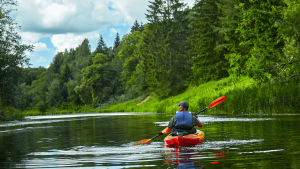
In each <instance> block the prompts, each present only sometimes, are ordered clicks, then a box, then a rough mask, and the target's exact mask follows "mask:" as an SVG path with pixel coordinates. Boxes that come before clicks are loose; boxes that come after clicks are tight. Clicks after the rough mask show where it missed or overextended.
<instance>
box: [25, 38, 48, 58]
mask: <svg viewBox="0 0 300 169" xmlns="http://www.w3.org/2000/svg"><path fill="white" fill-rule="evenodd" d="M22 43H23V44H26V45H33V46H34V49H33V52H29V51H25V55H26V56H27V57H33V56H34V53H35V52H37V51H45V50H48V48H47V45H46V43H42V42H38V43H32V42H26V41H23V42H22Z"/></svg>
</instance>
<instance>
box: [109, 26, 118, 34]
mask: <svg viewBox="0 0 300 169" xmlns="http://www.w3.org/2000/svg"><path fill="white" fill-rule="evenodd" d="M109 31H110V35H111V36H112V35H115V34H117V32H118V31H117V30H116V29H115V28H110V29H109Z"/></svg>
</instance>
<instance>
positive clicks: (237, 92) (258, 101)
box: [97, 77, 300, 114]
mask: <svg viewBox="0 0 300 169" xmlns="http://www.w3.org/2000/svg"><path fill="white" fill-rule="evenodd" d="M220 96H226V100H225V102H224V103H222V104H220V105H218V106H216V107H215V108H212V109H210V110H208V111H206V113H209V114H211V113H218V114H222V113H226V114H228V113H231V114H242V113H247V114H253V113H263V114H273V113H274V114H281V113H299V110H300V104H299V103H300V102H299V101H300V86H299V84H298V83H283V84H273V85H270V84H257V83H255V81H254V80H253V79H251V78H249V77H239V78H234V77H228V78H224V79H222V80H219V81H211V82H208V83H205V84H201V85H199V86H190V87H189V88H188V89H187V90H186V91H185V92H184V93H182V94H179V95H177V96H173V97H169V98H167V99H163V100H158V99H157V98H155V97H154V98H153V97H151V98H150V99H149V100H148V101H147V102H145V103H143V104H141V105H137V104H138V103H139V102H137V101H134V100H131V101H128V102H124V103H120V104H116V105H112V106H110V107H108V108H106V109H100V110H97V112H157V113H174V112H175V111H177V110H178V107H177V106H176V105H175V104H176V103H179V102H180V101H182V100H185V101H187V102H188V103H189V104H190V109H189V111H191V112H197V111H199V110H201V109H203V108H204V107H206V106H208V105H209V104H210V103H211V102H212V101H213V100H215V99H216V98H218V97H220Z"/></svg>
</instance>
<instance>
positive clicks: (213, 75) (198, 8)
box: [189, 0, 228, 84]
mask: <svg viewBox="0 0 300 169" xmlns="http://www.w3.org/2000/svg"><path fill="white" fill-rule="evenodd" d="M217 3H219V0H201V1H200V0H197V1H196V3H195V6H194V7H193V9H192V14H191V19H190V20H191V21H190V25H189V26H190V34H191V35H190V37H189V42H190V45H191V48H190V50H189V56H190V57H191V60H190V62H191V64H192V65H193V67H192V69H193V75H192V82H193V83H194V84H199V83H201V82H206V81H209V80H216V79H219V78H223V77H227V76H228V72H227V70H226V69H227V68H228V61H227V60H226V59H225V56H224V55H225V54H226V53H227V50H226V48H224V46H223V44H224V43H225V42H224V39H223V38H222V36H221V35H220V33H219V31H220V30H219V29H218V28H219V27H221V24H222V23H221V21H220V19H219V17H221V16H222V15H221V13H220V11H219V8H218V7H217Z"/></svg>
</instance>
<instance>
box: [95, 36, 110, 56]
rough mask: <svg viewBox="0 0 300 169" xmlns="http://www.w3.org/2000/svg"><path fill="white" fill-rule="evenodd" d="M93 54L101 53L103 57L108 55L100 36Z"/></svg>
mask: <svg viewBox="0 0 300 169" xmlns="http://www.w3.org/2000/svg"><path fill="white" fill-rule="evenodd" d="M94 53H103V54H105V55H108V48H107V46H106V44H105V42H104V40H103V37H102V35H100V39H99V41H98V45H97V47H96V50H95V52H94Z"/></svg>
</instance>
